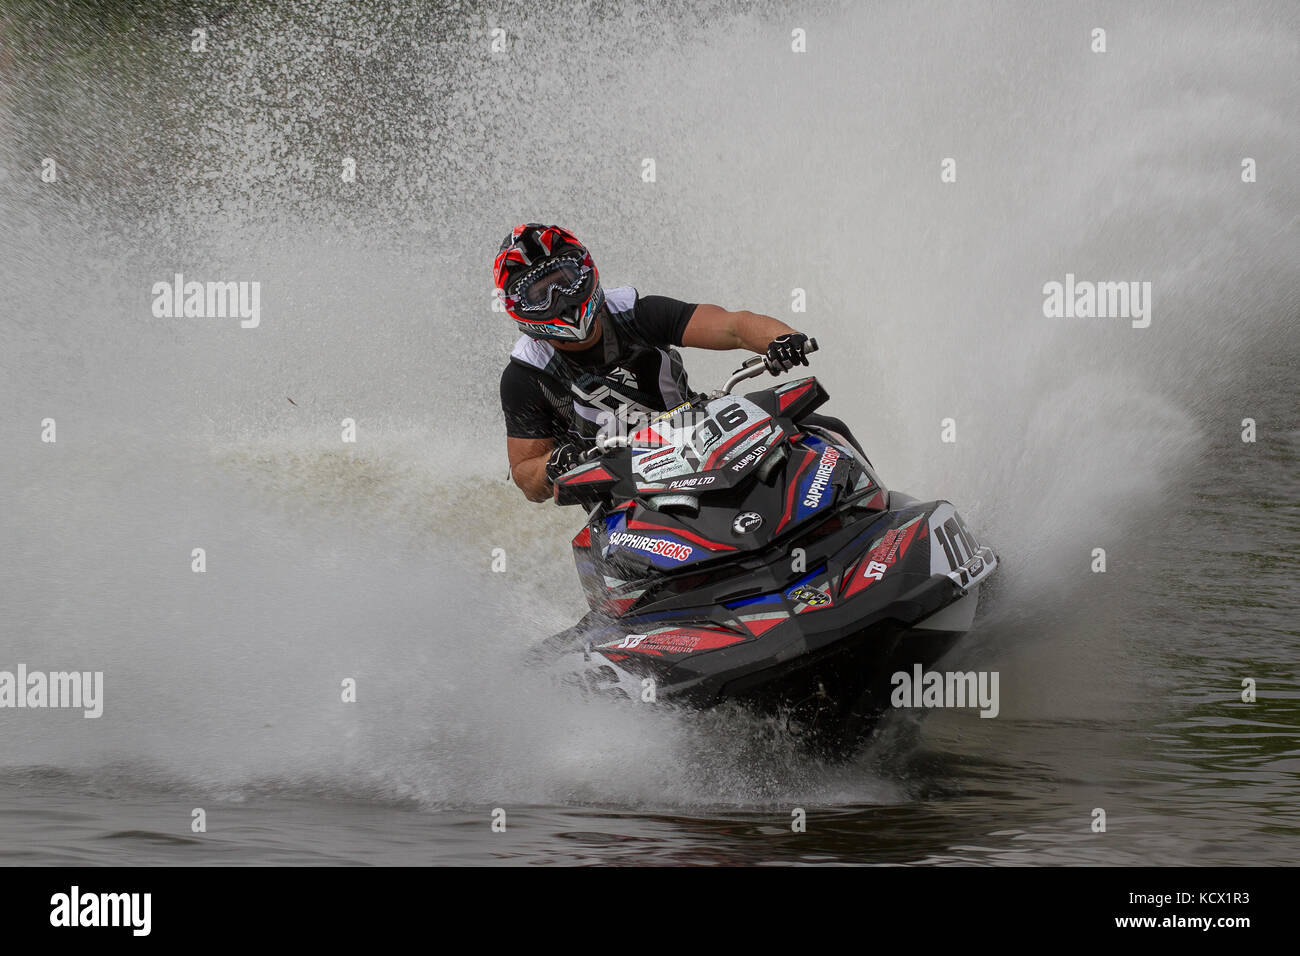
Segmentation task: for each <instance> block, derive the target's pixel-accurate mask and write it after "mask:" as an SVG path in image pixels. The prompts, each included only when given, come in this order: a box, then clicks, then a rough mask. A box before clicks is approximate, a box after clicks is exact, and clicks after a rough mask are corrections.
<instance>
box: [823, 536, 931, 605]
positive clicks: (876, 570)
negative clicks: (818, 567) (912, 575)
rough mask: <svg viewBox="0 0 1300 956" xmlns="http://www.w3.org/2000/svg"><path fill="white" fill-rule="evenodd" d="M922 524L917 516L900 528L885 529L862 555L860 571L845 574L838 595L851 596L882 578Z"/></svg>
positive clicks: (906, 547)
mask: <svg viewBox="0 0 1300 956" xmlns="http://www.w3.org/2000/svg"><path fill="white" fill-rule="evenodd" d="M923 526H924V524H923V522H922V521H921V519H920V518H919V517H917V518H913V519H912V520H911V521H909V522H908V523H907V524H905V525H903V526H902V527H901V528H890V529H889V530H888V531H886V532H885V533H884V535H882V536H881V538H880V540H879V542H877V544H876V546H875V547H874V548H872V549H871V550H870V551H868V552H867V553H866V554H865V555H863V556H862V560H861V563H860V567H861V568H862V571H861V573H859V572H858V571H857V570H854V571H853V572H852V574H851V575H849V574H846V575H845V583H844V585H843V588H842V590H841V591H840V597H845V598H847V597H852V596H853V595H854V594H857V593H858V592H859V591H861V590H862V589H864V588H866V587H869V586H870V585H872V584H875V583H876V582H877V581H879V580H880V579H881V578H883V577H884V576H885V573H886V572H887V571H888V570H889V569H890V568H892V567H893V566H894V565H895V564H896V563H897V562H898V561H899V560H900V559H901V558H902V557H903V555H904V554H906V553H907V549H908V547H909V546H910V545H911V543H912V541H913V540H915V538H916V532H917V530H918V529H919V528H921V527H923Z"/></svg>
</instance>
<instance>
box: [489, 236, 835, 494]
mask: <svg viewBox="0 0 1300 956" xmlns="http://www.w3.org/2000/svg"><path fill="white" fill-rule="evenodd" d="M494 269H495V278H496V287H497V289H498V290H499V292H500V296H501V299H502V301H503V303H504V305H505V309H506V312H507V313H509V315H510V316H511V317H512V318H513V319H514V320H515V322H516V323H517V324H518V325H519V328H520V330H521V331H522V332H523V333H524V334H523V335H522V336H520V338H519V340H518V341H517V342H516V343H515V347H514V350H513V351H512V352H511V353H510V362H509V364H508V365H507V366H506V369H505V372H504V373H502V375H501V407H502V410H503V411H504V412H505V420H506V450H507V453H508V455H509V457H510V474H511V477H512V478H514V481H515V484H516V485H518V486H519V488H520V490H522V491H523V493H524V495H525V496H526V497H527V498H528V499H529V500H530V501H545V500H546V499H548V498H550V497H551V489H552V483H553V482H554V481H555V479H556V478H557V477H559V476H560V475H562V474H564V473H565V472H566V471H568V470H569V469H570V468H572V467H573V466H574V465H576V464H578V461H579V456H580V455H581V453H582V452H583V451H584V450H585V449H586V448H589V447H590V446H591V444H592V442H593V440H594V439H595V437H596V434H597V432H598V431H599V430H600V429H601V427H602V426H604V425H606V424H608V422H609V421H610V420H611V416H613V417H617V418H622V419H623V420H624V422H625V423H635V422H637V421H641V420H645V419H647V418H651V417H653V416H655V415H657V414H658V413H661V412H664V411H667V410H668V409H670V408H675V407H676V406H678V405H680V404H682V403H683V402H686V401H690V400H691V399H693V398H694V397H695V393H693V392H691V390H690V387H689V385H688V384H687V381H686V371H685V369H684V368H683V366H682V360H681V355H680V354H679V353H678V352H677V349H676V348H675V346H679V345H686V346H691V347H692V348H704V349H734V348H745V349H749V350H750V351H751V352H758V353H760V354H763V355H764V356H765V357H766V360H767V366H768V369H769V370H771V372H772V374H773V375H776V374H778V373H779V372H783V371H786V370H788V369H790V368H793V367H794V366H795V365H807V364H808V359H807V357H806V355H805V352H806V350H807V347H808V336H806V335H804V334H803V333H802V332H797V331H795V330H794V329H792V328H790V326H788V325H786V324H785V323H784V322H782V321H780V320H779V319H774V318H772V317H771V316H769V315H760V314H758V313H756V312H728V311H727V310H726V309H723V308H720V307H718V306H716V305H693V304H690V303H686V302H681V301H679V300H677V299H670V298H667V297H665V296H659V295H645V296H643V295H639V294H638V293H637V291H636V290H635V289H633V288H632V287H630V286H620V287H618V288H616V289H610V290H609V291H608V292H605V291H603V290H602V289H601V286H600V276H599V274H598V273H597V271H596V264H595V263H594V262H593V261H592V258H591V254H590V253H589V252H588V251H587V249H586V247H584V246H583V245H582V243H580V242H579V241H578V240H577V238H576V237H575V236H574V235H573V233H571V232H569V231H568V230H566V229H562V228H560V227H559V226H544V225H540V224H538V223H535V222H530V223H525V224H524V225H521V226H516V227H515V228H514V230H513V231H512V232H511V233H510V235H508V236H506V238H505V240H504V241H503V242H502V243H501V249H500V251H499V252H498V253H497V257H496V263H495V266H494ZM804 420H805V421H810V422H813V423H815V424H820V425H823V426H825V427H828V428H831V429H832V430H834V431H837V432H839V433H841V434H842V435H844V436H846V437H848V438H849V440H852V436H851V435H849V433H848V430H847V429H846V428H845V427H844V425H843V423H842V422H839V421H838V420H836V419H832V418H829V417H827V416H821V415H810V416H807V417H806V418H805V419H804ZM854 444H856V442H855V443H854Z"/></svg>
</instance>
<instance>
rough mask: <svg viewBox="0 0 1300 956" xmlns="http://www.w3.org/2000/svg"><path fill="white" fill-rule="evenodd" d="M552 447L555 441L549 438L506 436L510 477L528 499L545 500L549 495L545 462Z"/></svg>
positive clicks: (549, 488) (549, 489)
mask: <svg viewBox="0 0 1300 956" xmlns="http://www.w3.org/2000/svg"><path fill="white" fill-rule="evenodd" d="M554 448H555V442H554V441H552V440H551V439H549V438H506V454H507V455H508V456H509V458H510V477H511V478H513V479H514V481H515V484H516V485H518V486H519V490H520V491H522V492H523V493H524V497H525V498H527V499H528V500H529V501H546V500H547V499H549V498H550V497H551V483H550V482H549V481H547V480H546V462H547V460H548V459H549V458H550V457H551V451H552V450H553V449H554Z"/></svg>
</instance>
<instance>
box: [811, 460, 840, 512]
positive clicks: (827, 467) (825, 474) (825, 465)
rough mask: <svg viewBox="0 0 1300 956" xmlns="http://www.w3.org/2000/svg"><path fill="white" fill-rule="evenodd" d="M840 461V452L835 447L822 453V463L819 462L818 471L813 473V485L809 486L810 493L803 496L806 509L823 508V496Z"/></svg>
mask: <svg viewBox="0 0 1300 956" xmlns="http://www.w3.org/2000/svg"><path fill="white" fill-rule="evenodd" d="M839 460H840V453H839V451H837V450H836V448H835V446H834V445H827V446H826V450H825V451H823V452H822V457H821V461H819V462H817V470H816V471H815V472H813V480H812V484H810V485H809V486H808V491H807V492H806V493H805V494H804V496H803V506H804V507H805V508H820V507H821V503H822V495H824V494H825V493H826V486H827V485H828V484H830V480H831V475H832V474H833V473H834V471H835V465H836V464H837V463H838V462H839Z"/></svg>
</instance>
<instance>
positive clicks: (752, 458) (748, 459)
mask: <svg viewBox="0 0 1300 956" xmlns="http://www.w3.org/2000/svg"><path fill="white" fill-rule="evenodd" d="M765 451H767V446H766V445H759V446H758V447H757V448H755V449H754V450H753V451H751V452H750V453H749V454H748V455H746V456H745V457H744V458H742V459H740V461H738V462H736V463H735V464H734V465H732V466H731V470H732V471H744V470H745V469H746V468H748V467H749V466H750V465H752V464H753V463H754V462H756V461H757V460H758V459H759V458H761V457H762V456H763V452H765Z"/></svg>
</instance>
